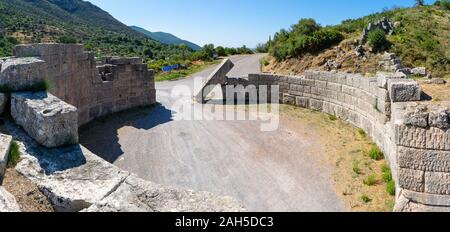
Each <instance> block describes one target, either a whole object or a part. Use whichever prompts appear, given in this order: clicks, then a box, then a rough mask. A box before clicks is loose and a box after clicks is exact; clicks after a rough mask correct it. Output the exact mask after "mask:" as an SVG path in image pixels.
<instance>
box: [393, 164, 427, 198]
mask: <svg viewBox="0 0 450 232" xmlns="http://www.w3.org/2000/svg"><path fill="white" fill-rule="evenodd" d="M424 175H425V172H424V171H418V170H412V169H406V168H400V170H399V185H400V188H403V189H408V190H412V191H416V192H423V191H424V190H425V183H424V179H425V177H424Z"/></svg>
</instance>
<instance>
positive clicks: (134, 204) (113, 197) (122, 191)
mask: <svg viewBox="0 0 450 232" xmlns="http://www.w3.org/2000/svg"><path fill="white" fill-rule="evenodd" d="M244 210H245V209H244V208H243V207H242V206H241V205H240V204H239V203H238V202H236V201H235V200H233V199H232V198H230V197H217V196H215V195H213V194H212V193H208V192H194V191H191V190H177V189H172V188H166V187H163V186H161V185H158V184H154V183H151V182H148V181H145V180H143V179H140V178H138V177H136V176H134V175H131V176H129V177H128V178H127V179H126V180H125V181H124V182H123V184H121V185H120V186H119V187H118V188H117V190H116V191H114V192H113V193H111V194H110V195H109V196H108V197H106V198H105V199H103V200H101V201H100V202H98V203H95V204H94V205H92V206H91V207H90V208H88V209H86V210H84V212H242V211H244Z"/></svg>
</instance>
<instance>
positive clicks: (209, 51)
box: [203, 44, 216, 58]
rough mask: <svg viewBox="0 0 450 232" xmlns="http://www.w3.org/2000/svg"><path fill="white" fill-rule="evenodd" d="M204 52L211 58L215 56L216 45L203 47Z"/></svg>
mask: <svg viewBox="0 0 450 232" xmlns="http://www.w3.org/2000/svg"><path fill="white" fill-rule="evenodd" d="M203 52H205V53H206V54H207V55H208V56H209V57H210V58H212V57H213V56H214V53H215V52H216V51H215V50H214V44H206V45H205V46H203Z"/></svg>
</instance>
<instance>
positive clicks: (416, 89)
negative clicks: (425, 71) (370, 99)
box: [387, 79, 422, 102]
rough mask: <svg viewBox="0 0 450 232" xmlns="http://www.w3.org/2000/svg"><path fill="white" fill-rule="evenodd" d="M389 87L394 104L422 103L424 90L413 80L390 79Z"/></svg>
mask: <svg viewBox="0 0 450 232" xmlns="http://www.w3.org/2000/svg"><path fill="white" fill-rule="evenodd" d="M387 87H388V91H389V94H390V98H391V101H392V102H409V101H420V97H421V94H422V89H421V88H420V86H419V84H417V82H415V81H414V80H411V79H389V80H388V81H387Z"/></svg>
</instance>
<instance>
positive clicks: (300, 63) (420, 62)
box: [265, 6, 450, 78]
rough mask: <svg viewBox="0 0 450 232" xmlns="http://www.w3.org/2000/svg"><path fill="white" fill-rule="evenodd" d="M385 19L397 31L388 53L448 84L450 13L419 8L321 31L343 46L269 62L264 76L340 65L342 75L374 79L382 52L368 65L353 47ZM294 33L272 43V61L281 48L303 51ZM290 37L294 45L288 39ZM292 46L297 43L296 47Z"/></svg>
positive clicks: (368, 57)
mask: <svg viewBox="0 0 450 232" xmlns="http://www.w3.org/2000/svg"><path fill="white" fill-rule="evenodd" d="M383 17H386V18H388V19H390V21H392V22H393V23H395V24H396V25H397V26H396V28H395V30H394V33H393V34H392V35H387V40H388V41H389V42H390V43H391V45H392V46H390V48H389V49H388V51H389V52H394V53H395V54H396V55H398V56H399V57H400V58H401V60H402V63H403V65H405V66H406V67H410V68H414V67H422V66H424V67H426V68H427V69H428V70H430V71H431V72H432V74H433V76H435V77H444V78H450V30H449V28H450V11H449V10H446V9H444V8H440V7H438V6H420V7H412V8H393V9H390V10H385V11H383V12H381V13H375V14H371V15H368V16H365V17H362V18H358V19H350V20H345V21H343V22H342V23H341V24H339V25H335V26H328V27H323V28H324V29H326V30H334V31H338V32H340V33H341V34H342V35H344V40H343V41H342V42H340V43H339V44H328V45H326V46H324V47H325V49H322V50H320V51H317V52H315V53H305V54H299V55H297V54H294V55H289V56H286V57H285V58H283V59H282V60H280V59H278V60H276V59H275V58H269V59H268V60H267V61H266V63H267V65H266V67H265V71H268V72H279V73H290V74H291V73H302V72H303V71H304V70H307V69H319V70H327V69H328V68H329V67H328V64H327V62H328V61H331V62H332V63H333V62H337V63H338V64H339V66H340V68H338V69H339V70H341V71H350V72H360V73H366V72H368V73H373V72H376V71H377V70H379V67H378V66H379V62H380V58H382V57H381V55H382V54H383V52H379V53H375V52H367V53H366V56H365V57H364V59H362V58H361V57H359V56H357V55H356V54H355V51H354V48H355V46H357V45H358V43H355V41H356V40H358V39H359V38H360V37H361V35H362V30H363V28H366V27H367V26H368V25H369V23H374V22H375V21H377V20H379V19H381V18H383ZM296 27H298V25H294V26H293V29H290V30H281V31H280V32H278V33H277V34H276V35H275V38H274V41H271V55H272V56H273V57H276V55H278V54H277V53H279V52H280V51H283V49H279V48H280V47H281V48H286V49H285V50H286V51H287V52H290V51H295V49H296V48H297V47H298V46H299V45H302V43H300V42H302V41H301V40H295V39H294V38H295V37H294V36H296V34H295V33H294V32H293V31H294V30H295V28H296ZM290 37H292V39H291V40H289V38H290ZM292 41H293V42H292Z"/></svg>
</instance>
